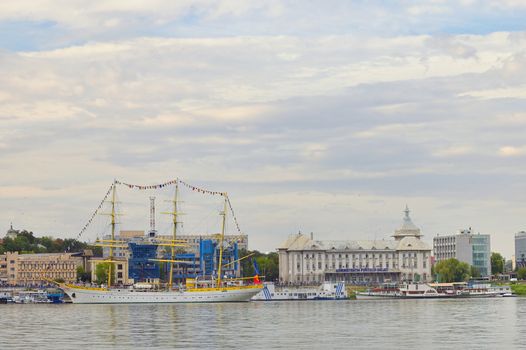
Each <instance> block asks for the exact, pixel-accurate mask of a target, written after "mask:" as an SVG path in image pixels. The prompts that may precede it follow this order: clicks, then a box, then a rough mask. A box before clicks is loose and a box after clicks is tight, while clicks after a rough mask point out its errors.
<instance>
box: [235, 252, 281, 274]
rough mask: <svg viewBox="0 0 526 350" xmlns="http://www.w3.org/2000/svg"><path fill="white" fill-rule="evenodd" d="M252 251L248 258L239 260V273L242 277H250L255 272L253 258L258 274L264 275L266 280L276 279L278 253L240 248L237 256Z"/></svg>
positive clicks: (245, 254) (242, 255)
mask: <svg viewBox="0 0 526 350" xmlns="http://www.w3.org/2000/svg"><path fill="white" fill-rule="evenodd" d="M252 253H254V255H252V256H251V257H250V258H247V259H243V260H241V274H242V275H243V277H252V276H254V275H255V274H256V272H255V270H254V262H253V259H256V262H257V265H258V267H259V274H260V276H265V280H266V281H276V280H277V279H278V278H279V256H278V253H275V252H272V253H268V254H265V253H261V252H259V251H257V250H253V251H249V250H244V249H242V250H240V251H239V257H240V258H242V257H244V256H247V255H249V254H252Z"/></svg>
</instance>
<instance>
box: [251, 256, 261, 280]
mask: <svg viewBox="0 0 526 350" xmlns="http://www.w3.org/2000/svg"><path fill="white" fill-rule="evenodd" d="M252 263H253V264H254V272H255V275H254V284H260V283H261V281H260V280H259V267H258V263H257V261H256V259H252Z"/></svg>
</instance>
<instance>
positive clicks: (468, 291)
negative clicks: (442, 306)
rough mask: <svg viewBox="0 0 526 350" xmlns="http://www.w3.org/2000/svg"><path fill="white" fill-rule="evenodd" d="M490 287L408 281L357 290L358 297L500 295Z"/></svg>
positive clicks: (476, 296) (460, 283) (428, 297)
mask: <svg viewBox="0 0 526 350" xmlns="http://www.w3.org/2000/svg"><path fill="white" fill-rule="evenodd" d="M499 295H500V294H499V291H497V290H493V289H491V288H489V287H482V286H470V287H468V286H467V284H466V283H464V282H459V283H431V284H426V283H407V284H403V285H401V286H394V285H392V286H382V287H379V288H373V289H369V290H367V291H365V292H357V293H356V299H358V300H367V299H436V298H489V297H496V296H499Z"/></svg>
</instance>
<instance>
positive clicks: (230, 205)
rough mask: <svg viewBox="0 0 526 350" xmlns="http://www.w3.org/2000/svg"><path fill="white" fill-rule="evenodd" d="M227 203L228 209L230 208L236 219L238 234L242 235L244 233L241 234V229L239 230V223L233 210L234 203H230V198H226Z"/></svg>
mask: <svg viewBox="0 0 526 350" xmlns="http://www.w3.org/2000/svg"><path fill="white" fill-rule="evenodd" d="M226 201H227V203H228V207H229V208H230V212H231V213H232V218H233V219H234V223H235V224H236V228H237V232H238V233H239V234H240V235H242V234H243V232H241V229H240V228H239V223H238V222H237V218H236V214H235V213H234V208H232V203H230V197H228V196H227V197H226Z"/></svg>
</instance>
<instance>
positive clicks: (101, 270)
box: [95, 262, 115, 284]
mask: <svg viewBox="0 0 526 350" xmlns="http://www.w3.org/2000/svg"><path fill="white" fill-rule="evenodd" d="M109 269H110V263H109V262H104V263H99V264H97V267H96V268H95V276H97V283H99V284H103V283H104V284H106V283H108V271H109ZM112 270H113V274H115V269H112ZM113 280H115V278H114V279H113Z"/></svg>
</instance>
